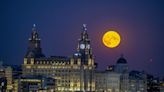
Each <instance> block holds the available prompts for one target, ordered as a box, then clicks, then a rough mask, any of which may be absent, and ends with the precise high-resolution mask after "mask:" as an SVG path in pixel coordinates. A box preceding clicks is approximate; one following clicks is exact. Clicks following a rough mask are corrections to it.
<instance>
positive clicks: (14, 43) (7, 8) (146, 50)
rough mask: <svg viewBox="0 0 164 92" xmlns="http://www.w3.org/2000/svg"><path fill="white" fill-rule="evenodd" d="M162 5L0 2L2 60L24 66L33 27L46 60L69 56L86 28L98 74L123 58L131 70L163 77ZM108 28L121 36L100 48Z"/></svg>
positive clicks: (144, 1)
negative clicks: (116, 43) (114, 44)
mask: <svg viewBox="0 0 164 92" xmlns="http://www.w3.org/2000/svg"><path fill="white" fill-rule="evenodd" d="M163 5H164V2H162V0H158V1H157V0H133V1H132V0H122V1H116V0H82V1H81V0H69V1H68V0H35V1H34V0H27V1H22V0H1V1H0V12H1V13H0V14H1V16H0V41H1V44H0V59H1V60H3V61H4V63H6V64H22V63H23V57H24V55H25V53H26V49H27V44H28V38H29V37H30V34H31V28H32V25H33V24H34V23H36V24H37V28H38V29H39V34H40V37H41V39H42V48H43V53H44V54H45V55H46V56H51V55H64V56H70V55H72V54H73V53H74V52H75V50H76V47H77V39H78V38H79V37H80V33H81V31H82V30H81V29H82V24H83V23H86V24H87V25H88V33H89V37H90V39H91V44H92V48H93V53H94V55H95V60H96V62H97V63H98V64H99V66H98V68H99V69H101V70H103V69H105V68H106V66H107V65H110V64H115V62H116V61H117V59H118V58H119V57H120V55H121V54H122V53H123V54H124V56H125V58H126V59H127V61H128V64H129V67H130V69H134V70H145V71H146V72H148V73H150V74H154V75H158V76H164V71H163V65H164V54H163V53H164V30H163V29H164V17H163V16H164V6H163ZM108 29H113V30H116V31H117V32H119V33H120V35H121V38H122V40H121V44H120V45H119V46H118V47H117V48H114V49H109V48H106V47H105V46H104V45H103V44H102V41H101V39H102V36H103V34H104V33H105V32H106V31H108Z"/></svg>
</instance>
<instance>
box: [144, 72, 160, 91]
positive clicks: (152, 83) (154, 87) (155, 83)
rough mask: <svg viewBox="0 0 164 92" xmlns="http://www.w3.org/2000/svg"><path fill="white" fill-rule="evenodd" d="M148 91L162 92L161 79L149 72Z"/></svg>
mask: <svg viewBox="0 0 164 92" xmlns="http://www.w3.org/2000/svg"><path fill="white" fill-rule="evenodd" d="M147 92H160V83H159V79H158V78H154V76H152V75H149V74H147Z"/></svg>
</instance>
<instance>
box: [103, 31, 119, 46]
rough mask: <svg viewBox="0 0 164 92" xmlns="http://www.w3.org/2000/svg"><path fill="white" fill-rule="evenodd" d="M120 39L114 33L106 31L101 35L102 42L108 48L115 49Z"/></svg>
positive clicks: (117, 34)
mask: <svg viewBox="0 0 164 92" xmlns="http://www.w3.org/2000/svg"><path fill="white" fill-rule="evenodd" d="M120 41H121V37H120V35H119V33H117V32H116V31H108V32H106V33H105V34H104V35H103V38H102V42H103V44H104V45H105V46H106V47H108V48H115V47H117V46H118V45H119V44H120Z"/></svg>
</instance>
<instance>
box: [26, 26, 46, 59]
mask: <svg viewBox="0 0 164 92" xmlns="http://www.w3.org/2000/svg"><path fill="white" fill-rule="evenodd" d="M40 42H41V41H40V38H39V34H38V33H37V29H36V25H35V24H34V25H33V28H32V33H31V37H30V38H29V43H28V48H27V52H26V55H25V58H39V57H44V55H43V54H42V48H41V46H40Z"/></svg>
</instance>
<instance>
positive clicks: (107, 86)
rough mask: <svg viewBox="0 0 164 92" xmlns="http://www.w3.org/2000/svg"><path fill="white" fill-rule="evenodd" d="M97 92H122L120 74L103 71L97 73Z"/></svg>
mask: <svg viewBox="0 0 164 92" xmlns="http://www.w3.org/2000/svg"><path fill="white" fill-rule="evenodd" d="M95 76H96V77H95V82H96V86H95V87H96V90H95V91H96V92H120V74H119V73H116V72H110V71H103V72H96V73H95Z"/></svg>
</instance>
